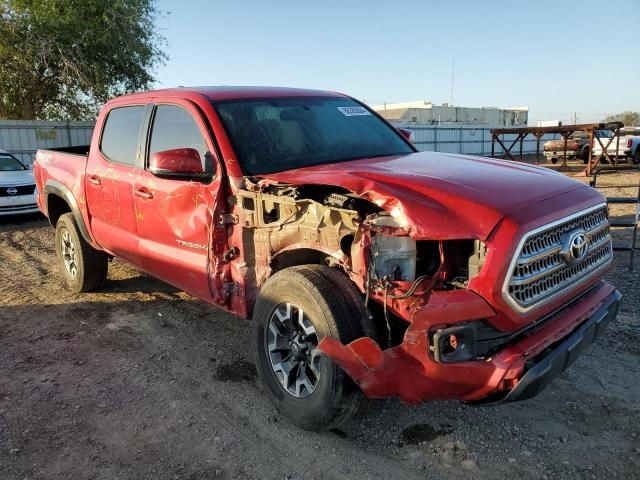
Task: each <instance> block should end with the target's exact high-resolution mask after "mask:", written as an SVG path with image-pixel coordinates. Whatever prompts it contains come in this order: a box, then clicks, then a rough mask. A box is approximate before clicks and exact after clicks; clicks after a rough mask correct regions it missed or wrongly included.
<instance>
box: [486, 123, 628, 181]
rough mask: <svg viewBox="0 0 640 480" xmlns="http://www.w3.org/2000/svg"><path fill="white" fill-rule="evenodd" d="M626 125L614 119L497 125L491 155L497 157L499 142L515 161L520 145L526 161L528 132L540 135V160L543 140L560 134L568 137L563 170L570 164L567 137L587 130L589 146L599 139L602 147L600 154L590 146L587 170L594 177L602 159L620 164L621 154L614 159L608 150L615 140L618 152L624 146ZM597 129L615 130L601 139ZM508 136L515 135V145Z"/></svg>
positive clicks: (537, 144)
mask: <svg viewBox="0 0 640 480" xmlns="http://www.w3.org/2000/svg"><path fill="white" fill-rule="evenodd" d="M623 126H624V125H623V124H622V123H621V122H611V123H583V124H578V125H559V126H556V127H520V128H494V129H492V130H491V156H492V157H494V158H495V145H496V143H498V144H499V145H500V146H501V147H502V149H503V150H504V153H503V155H502V158H507V157H508V158H509V159H511V160H515V158H514V157H513V155H512V154H511V152H512V150H513V148H514V147H515V146H516V144H519V145H520V155H519V156H520V160H522V144H523V142H524V139H525V138H526V137H527V136H528V135H533V136H534V137H535V138H536V141H537V143H536V163H540V140H541V139H542V137H543V136H544V135H546V134H553V133H555V134H560V135H561V137H562V138H563V139H564V158H563V160H562V165H560V169H563V168H565V167H566V166H567V140H568V139H569V136H570V135H571V134H572V133H574V132H586V133H587V135H588V138H589V145H591V147H593V145H594V139H595V141H597V142H598V143H599V144H600V146H601V147H602V153H601V154H600V155H598V156H597V157H596V156H594V155H593V148H589V159H588V161H587V168H586V170H585V173H586V175H587V176H591V172H593V171H594V170H595V169H596V167H597V166H598V164H599V163H600V162H601V161H602V159H603V158H604V159H606V160H607V161H608V162H609V164H610V165H612V166H613V167H614V168H617V167H618V156H617V155H616V156H615V158H611V156H610V155H609V153H608V152H607V149H608V148H609V146H610V145H611V143H612V142H614V141H615V142H616V147H617V148H616V152H618V151H619V149H620V129H621V128H622V127H623ZM597 130H610V131H611V132H613V135H612V136H611V138H600V137H599V136H598V135H596V131H597ZM505 135H515V139H513V140H512V141H511V144H510V145H509V146H508V147H507V146H506V145H505V142H506V143H508V141H507V140H505Z"/></svg>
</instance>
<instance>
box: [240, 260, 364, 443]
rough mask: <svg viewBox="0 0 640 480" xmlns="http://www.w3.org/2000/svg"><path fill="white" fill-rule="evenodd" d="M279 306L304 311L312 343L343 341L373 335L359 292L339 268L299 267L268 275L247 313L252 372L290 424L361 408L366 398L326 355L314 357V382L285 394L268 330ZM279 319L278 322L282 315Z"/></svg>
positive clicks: (324, 420) (309, 424)
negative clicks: (304, 390) (304, 392)
mask: <svg viewBox="0 0 640 480" xmlns="http://www.w3.org/2000/svg"><path fill="white" fill-rule="evenodd" d="M283 305H294V306H296V308H299V309H300V310H302V311H303V312H304V315H305V318H308V320H309V322H310V323H311V324H312V325H313V327H314V328H315V332H316V334H317V337H316V340H317V342H319V341H321V340H322V338H324V337H325V336H327V335H329V336H331V337H333V338H336V339H339V340H340V341H341V342H343V343H348V342H350V341H352V340H354V339H356V338H359V337H362V336H365V335H371V336H374V334H375V332H374V328H373V322H372V321H371V317H370V316H369V314H368V312H367V310H366V309H365V307H364V301H363V299H362V296H361V295H360V293H359V292H358V291H357V289H356V288H355V286H354V285H353V284H352V283H351V281H350V280H349V279H348V278H346V277H345V276H344V275H343V274H342V273H340V272H339V271H337V270H335V269H332V268H329V267H326V266H322V265H302V266H296V267H290V268H286V269H284V270H281V271H279V272H277V273H276V274H274V275H273V276H272V277H271V278H269V280H267V282H266V283H265V285H264V287H263V288H262V289H261V290H260V294H259V296H258V300H257V302H256V306H255V309H254V313H253V318H254V320H256V321H257V328H256V332H257V335H256V341H257V346H258V348H257V370H258V374H259V376H260V379H261V380H262V382H263V384H264V387H265V390H266V392H267V394H268V396H269V398H270V400H271V402H272V403H273V404H274V406H275V407H276V409H277V410H278V411H279V412H280V413H281V414H282V415H283V416H284V417H286V418H287V419H288V420H289V421H290V422H291V423H293V424H295V425H297V426H299V427H301V428H304V429H307V430H323V429H331V428H336V427H338V426H340V425H343V424H344V423H346V422H347V421H349V420H350V419H351V418H353V417H354V416H355V415H356V414H357V413H358V412H359V411H360V410H361V408H362V406H363V404H364V403H365V400H366V399H365V396H364V394H363V393H362V391H361V390H360V388H359V387H358V386H357V385H356V384H355V383H354V381H353V380H352V379H351V378H350V377H349V376H348V375H347V374H346V373H345V372H344V371H343V370H342V369H341V368H340V367H338V366H337V365H336V364H335V363H334V362H332V361H331V360H329V359H328V358H327V357H325V356H324V355H320V356H319V360H318V362H319V367H316V368H317V370H318V371H319V376H318V377H317V378H316V382H317V383H316V386H315V389H314V390H313V391H312V392H311V393H310V394H308V396H307V397H306V398H300V397H298V396H296V394H295V393H290V391H288V390H287V388H285V386H284V385H283V383H282V382H281V380H279V379H278V377H277V375H276V372H275V367H274V363H273V362H272V360H271V355H273V351H272V353H271V354H270V351H269V348H270V347H269V346H268V342H269V336H268V333H269V331H270V330H269V327H270V322H272V319H273V318H275V317H274V315H276V310H279V309H281V308H282V306H283ZM279 311H282V310H279ZM292 318H293V315H292ZM279 321H280V322H281V325H282V324H284V322H283V321H282V319H280V320H279ZM289 343H291V342H289ZM284 348H286V346H285V347H284ZM290 352H291V351H289V353H290ZM282 356H284V354H282ZM283 363H284V362H283ZM302 365H304V362H303V363H302ZM310 365H311V362H309V366H310ZM294 368H296V367H295V366H294ZM291 371H294V370H293V369H292V370H291ZM295 377H296V378H298V377H297V375H296V376H295Z"/></svg>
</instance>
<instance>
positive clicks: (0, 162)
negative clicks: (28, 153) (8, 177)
mask: <svg viewBox="0 0 640 480" xmlns="http://www.w3.org/2000/svg"><path fill="white" fill-rule="evenodd" d="M26 169H27V167H25V166H24V165H23V164H22V163H20V161H19V160H18V159H17V158H16V157H14V156H13V155H10V154H8V153H0V172H14V171H16V170H26Z"/></svg>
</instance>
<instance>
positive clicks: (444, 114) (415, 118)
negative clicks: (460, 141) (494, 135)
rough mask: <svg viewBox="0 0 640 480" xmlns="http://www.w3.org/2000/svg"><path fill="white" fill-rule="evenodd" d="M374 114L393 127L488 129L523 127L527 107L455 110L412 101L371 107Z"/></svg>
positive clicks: (443, 105)
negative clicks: (470, 126)
mask: <svg viewBox="0 0 640 480" xmlns="http://www.w3.org/2000/svg"><path fill="white" fill-rule="evenodd" d="M371 108H373V109H374V110H375V111H376V112H378V113H379V114H380V115H382V116H383V117H384V118H386V119H387V120H389V121H390V122H392V123H394V124H403V125H404V124H410V123H412V124H422V125H442V124H447V125H456V124H457V125H482V126H485V127H489V128H497V127H526V126H527V122H528V120H529V108H527V107H517V108H494V107H479V108H474V107H457V106H453V105H449V104H448V103H443V104H442V105H434V104H433V103H431V102H426V101H416V102H404V103H385V104H383V105H374V106H372V107H371Z"/></svg>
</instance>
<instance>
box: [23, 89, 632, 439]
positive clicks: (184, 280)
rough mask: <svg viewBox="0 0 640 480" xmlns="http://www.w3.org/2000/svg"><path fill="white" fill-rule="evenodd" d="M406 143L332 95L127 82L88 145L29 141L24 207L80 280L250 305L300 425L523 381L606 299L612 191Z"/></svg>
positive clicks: (67, 272) (268, 386) (272, 379)
mask: <svg viewBox="0 0 640 480" xmlns="http://www.w3.org/2000/svg"><path fill="white" fill-rule="evenodd" d="M408 138H409V136H408V132H406V131H400V130H397V129H395V128H394V127H393V126H391V125H390V124H389V123H387V122H386V121H385V120H384V119H382V118H381V117H380V116H378V115H377V114H376V113H375V112H374V111H372V110H371V109H370V108H369V107H367V106H366V105H364V104H362V103H360V102H358V101H357V100H355V99H353V98H350V97H348V96H345V95H342V94H339V93H333V92H322V91H314V90H301V89H285V88H257V87H207V88H178V89H168V90H160V91H151V92H145V93H139V94H133V95H127V96H123V97H119V98H116V99H114V100H112V101H110V102H108V103H107V104H106V105H105V107H104V108H103V110H102V112H101V113H100V115H99V117H98V120H97V123H96V127H95V131H94V134H93V139H92V144H91V145H90V146H88V147H72V148H68V149H62V150H40V151H39V152H38V154H37V160H36V163H35V168H34V172H35V177H36V181H37V190H38V193H39V195H38V204H39V207H40V209H41V210H42V212H43V213H45V215H47V216H48V218H49V221H50V222H51V225H53V226H54V227H55V248H56V254H57V257H58V259H59V263H60V269H61V272H62V276H63V278H64V281H65V283H66V285H67V287H68V288H70V289H71V290H72V291H75V292H84V291H88V290H93V289H96V288H99V287H100V286H102V285H103V284H104V283H105V281H106V279H107V270H108V264H109V261H110V260H111V259H112V258H113V257H118V258H120V259H122V260H124V261H126V262H129V263H131V264H132V265H134V266H136V267H138V268H140V269H141V270H143V271H146V272H148V273H149V274H150V275H152V276H154V277H157V278H160V279H162V280H164V281H166V282H169V283H171V284H173V285H175V286H176V287H178V288H180V289H183V290H185V291H187V292H190V293H191V294H193V295H195V296H197V297H199V298H201V299H203V300H204V301H206V302H209V303H211V304H215V305H217V306H218V307H220V308H223V309H225V310H227V311H229V312H231V313H233V314H235V315H237V316H239V317H242V318H247V319H248V318H253V319H254V320H255V322H256V324H257V327H256V329H255V330H256V338H255V342H256V350H257V354H256V361H257V369H258V372H259V375H260V378H261V379H262V382H263V383H264V386H265V391H266V393H267V395H268V396H269V398H270V399H271V401H272V402H273V403H274V405H275V406H276V407H277V409H278V410H279V411H280V412H281V413H282V415H284V416H285V417H286V418H288V419H289V420H290V421H291V422H293V423H295V424H297V425H299V426H301V427H304V428H308V429H320V428H333V427H335V426H338V425H340V424H343V423H344V422H346V421H347V420H348V419H349V418H351V417H352V416H353V415H354V414H355V413H356V412H357V411H358V410H359V409H360V407H361V406H362V404H363V401H364V399H365V398H366V397H388V396H398V397H400V399H402V400H403V401H405V402H409V403H413V404H417V403H419V402H423V401H425V400H430V399H458V400H462V401H465V402H469V403H472V404H498V403H503V402H511V401H515V400H522V399H526V398H530V397H533V396H534V395H536V394H537V393H538V392H540V391H541V390H543V389H544V388H545V386H546V385H547V384H548V383H549V381H550V380H551V379H552V378H554V377H555V376H557V375H558V374H559V373H561V372H562V371H564V370H565V369H567V368H568V367H569V366H570V365H571V364H572V363H573V362H574V360H575V359H576V357H577V356H579V355H580V353H581V352H582V351H583V350H584V349H585V348H586V347H587V346H589V345H590V344H591V343H593V341H594V340H595V339H596V338H597V337H598V335H599V334H600V333H601V332H602V331H603V330H604V328H605V327H606V326H607V324H608V323H609V322H610V321H611V320H612V319H614V318H615V316H616V314H617V310H618V305H619V302H620V299H621V295H620V293H619V292H618V291H617V290H616V289H615V288H614V287H613V286H611V285H610V284H608V283H606V282H605V281H603V276H604V273H605V271H606V269H607V267H608V266H609V264H610V263H611V261H612V245H611V238H610V234H609V221H608V214H607V205H606V203H605V199H604V198H603V196H602V195H601V194H600V193H598V192H597V191H596V190H595V189H593V188H590V187H588V186H586V185H583V184H581V183H579V182H576V181H574V180H571V179H569V178H566V177H565V176H563V175H560V174H557V173H554V172H553V171H550V170H547V169H543V168H537V167H534V166H529V165H525V164H522V163H514V162H506V161H498V160H493V159H488V158H481V157H471V156H464V155H453V154H445V153H433V152H418V151H417V150H416V148H415V147H414V146H413V144H412V143H411V142H410V141H409V140H408Z"/></svg>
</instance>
